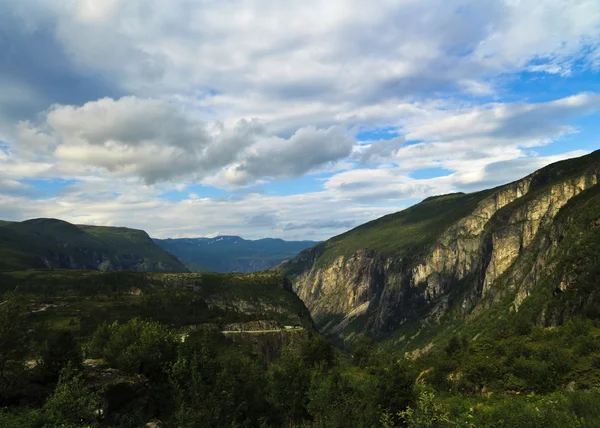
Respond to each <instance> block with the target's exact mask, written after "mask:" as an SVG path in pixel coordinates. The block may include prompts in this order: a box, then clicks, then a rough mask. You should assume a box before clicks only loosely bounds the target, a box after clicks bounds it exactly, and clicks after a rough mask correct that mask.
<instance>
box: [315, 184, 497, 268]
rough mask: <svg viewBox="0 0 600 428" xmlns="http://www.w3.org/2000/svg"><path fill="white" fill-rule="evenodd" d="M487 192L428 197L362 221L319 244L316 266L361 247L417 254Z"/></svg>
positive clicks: (380, 251) (473, 206) (385, 251)
mask: <svg viewBox="0 0 600 428" xmlns="http://www.w3.org/2000/svg"><path fill="white" fill-rule="evenodd" d="M491 193H492V191H490V190H487V191H483V192H478V193H473V194H464V193H454V194H450V195H444V196H437V197H432V198H428V199H426V200H424V201H423V202H421V203H420V204H417V205H415V206H413V207H411V208H408V209H406V210H404V211H400V212H397V213H394V214H390V215H387V216H385V217H381V218H379V219H377V220H373V221H371V222H369V223H365V224H363V225H361V226H358V227H357V228H355V229H352V230H351V231H349V232H346V233H344V234H341V235H338V236H336V237H334V238H332V239H330V240H328V241H326V242H324V243H322V244H320V245H319V250H321V251H323V253H322V255H321V256H320V258H319V260H318V262H317V266H323V265H327V264H329V263H331V262H332V261H333V260H334V259H335V258H337V257H339V256H349V255H352V254H353V253H355V252H356V251H358V250H363V249H365V250H375V251H377V252H379V253H381V254H392V253H396V252H400V251H403V252H405V253H408V252H411V253H413V254H415V253H418V252H420V251H421V249H423V248H424V247H426V246H427V245H428V244H430V243H432V242H434V241H435V240H436V239H437V238H439V236H440V235H441V234H442V233H443V232H444V231H445V230H446V229H447V228H448V227H450V226H451V225H452V224H454V223H455V222H457V221H458V220H460V219H461V218H463V217H464V216H465V215H467V214H469V213H470V212H471V211H473V209H474V208H475V207H476V206H477V204H478V203H479V202H480V201H481V200H482V199H484V198H485V197H487V196H489V195H490V194H491Z"/></svg>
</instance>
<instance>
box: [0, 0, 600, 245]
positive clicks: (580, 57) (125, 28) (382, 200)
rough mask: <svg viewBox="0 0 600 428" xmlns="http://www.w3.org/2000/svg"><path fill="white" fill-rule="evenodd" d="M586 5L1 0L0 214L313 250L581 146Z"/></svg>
mask: <svg viewBox="0 0 600 428" xmlns="http://www.w3.org/2000/svg"><path fill="white" fill-rule="evenodd" d="M599 138H600V2H599V1H598V0H544V1H540V0H369V1H365V0H362V1H359V0H327V1H315V0H302V1H295V0H290V1H285V2H283V1H280V0H252V1H245V0H102V1H100V0H0V219H4V220H15V221H20V220H24V219H28V218H35V217H53V218H60V219H63V220H66V221H69V222H73V223H77V224H81V223H84V224H97V225H110V226H127V227H133V228H140V229H144V230H146V231H147V232H148V233H149V234H150V235H151V236H154V237H158V238H166V237H199V236H215V235H240V236H242V237H244V238H250V239H256V238H263V237H279V238H284V239H314V240H321V239H327V238H329V237H331V236H333V235H336V234H339V233H342V232H344V231H346V230H348V229H350V228H352V227H354V226H357V225H359V224H361V223H364V222H366V221H369V220H372V219H375V218H377V217H380V216H382V215H385V214H389V213H392V212H396V211H399V210H401V209H404V208H406V207H409V206H411V205H413V204H415V203H417V202H419V201H420V200H422V199H423V198H426V197H428V196H432V195H438V194H445V193H451V192H472V191H476V190H480V189H484V188H489V187H492V186H496V185H499V184H503V183H506V182H510V181H513V180H516V179H518V178H521V177H523V176H525V175H527V174H529V173H531V172H533V171H535V170H536V169H539V168H541V167H543V166H545V165H547V164H549V163H552V162H555V161H558V160H562V159H566V158H570V157H575V156H581V155H584V154H586V153H589V152H591V151H593V150H596V149H599V148H600V139H599Z"/></svg>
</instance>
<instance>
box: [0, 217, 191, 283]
mask: <svg viewBox="0 0 600 428" xmlns="http://www.w3.org/2000/svg"><path fill="white" fill-rule="evenodd" d="M42 267H50V268H75V269H102V270H149V271H165V272H186V271H187V269H186V268H185V267H184V266H183V265H182V264H181V262H179V261H178V260H177V258H176V257H174V256H173V255H171V254H169V253H168V252H166V251H164V250H163V249H161V248H160V247H158V246H157V245H156V244H154V242H152V240H151V239H150V237H149V236H148V235H147V234H146V232H144V231H141V230H134V229H126V228H112V227H97V226H78V225H74V224H71V223H68V222H65V221H61V220H56V219H33V220H26V221H23V222H2V223H0V270H18V269H28V268H42Z"/></svg>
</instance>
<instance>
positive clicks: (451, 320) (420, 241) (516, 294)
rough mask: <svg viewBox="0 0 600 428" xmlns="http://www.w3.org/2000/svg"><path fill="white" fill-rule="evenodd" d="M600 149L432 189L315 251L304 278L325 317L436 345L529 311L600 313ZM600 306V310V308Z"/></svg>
mask: <svg viewBox="0 0 600 428" xmlns="http://www.w3.org/2000/svg"><path fill="white" fill-rule="evenodd" d="M599 173H600V151H597V152H594V153H592V154H590V155H588V156H584V157H581V158H577V159H570V160H566V161H563V162H559V163H556V164H553V165H550V166H548V167H546V168H543V169H541V170H539V171H537V172H535V173H533V174H531V175H529V176H528V177H525V178H523V179H522V180H519V181H516V182H513V183H510V184H507V185H505V186H501V187H498V188H495V189H490V190H486V191H482V192H477V193H472V194H462V193H457V194H450V195H444V196H439V197H433V198H429V199H426V200H424V201H423V202H421V203H420V204H418V205H415V206H413V207H412V208H409V209H407V210H404V211H401V212H398V213H395V214H391V215H388V216H385V217H382V218H380V219H377V220H375V221H372V222H369V223H366V224H364V225H362V226H359V227H357V228H355V229H353V230H351V231H349V232H347V233H344V234H342V235H339V236H336V237H334V238H332V239H330V240H328V241H326V242H323V243H321V244H319V245H317V246H315V247H313V248H310V249H308V250H305V251H303V252H302V253H300V254H299V255H298V256H297V257H296V258H294V259H293V260H290V261H287V262H284V263H282V264H281V265H280V266H278V267H277V269H278V270H279V271H281V272H283V273H285V274H287V275H288V276H289V277H290V278H292V282H293V288H294V291H295V292H296V293H297V294H298V296H299V297H300V298H301V299H302V300H303V301H304V303H305V304H306V306H307V307H308V309H309V310H310V312H311V315H312V317H313V319H314V321H315V324H316V325H317V327H318V328H319V329H320V330H321V331H322V332H323V333H325V334H328V335H330V336H332V337H334V338H337V339H339V340H341V341H343V342H345V343H347V344H349V343H352V342H355V341H356V340H357V339H358V338H359V337H361V336H364V335H368V336H370V337H373V338H376V339H378V340H381V341H384V342H386V343H388V344H390V345H392V346H393V347H395V348H396V349H401V350H405V351H412V350H415V349H419V348H426V349H431V348H432V347H434V345H435V344H436V341H441V340H442V338H447V337H448V334H450V333H452V332H454V333H455V332H458V331H465V332H468V333H469V334H470V336H469V337H471V338H472V337H475V338H476V337H478V335H479V334H481V333H482V332H483V331H484V330H486V329H488V330H489V329H494V328H496V329H501V324H502V323H505V322H513V321H514V320H515V319H517V318H518V319H520V320H521V321H523V322H524V323H527V324H532V325H537V326H541V327H551V326H556V325H561V324H562V323H563V322H564V321H566V320H569V319H571V318H572V317H574V316H576V315H584V316H592V315H593V316H597V315H599V314H600V293H598V291H599V289H600V288H599V287H598V286H599V285H600V284H598V282H597V278H600V227H599V226H600V188H599V186H597V183H598V175H599ZM594 314H595V315H594Z"/></svg>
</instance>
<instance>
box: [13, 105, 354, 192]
mask: <svg viewBox="0 0 600 428" xmlns="http://www.w3.org/2000/svg"><path fill="white" fill-rule="evenodd" d="M17 138H18V142H17V144H16V145H15V148H14V149H15V152H16V153H17V154H19V155H22V156H23V157H25V158H37V159H46V158H47V157H48V156H50V157H52V158H53V159H54V160H55V162H56V163H57V167H58V169H59V170H60V169H61V168H63V169H65V168H66V169H69V168H70V167H71V168H72V167H73V165H75V166H87V167H99V168H103V169H105V170H106V171H108V172H111V173H115V174H117V175H120V176H138V177H140V178H142V179H143V180H144V181H145V182H147V183H156V182H159V181H166V180H173V179H177V178H186V177H190V176H191V177H193V178H195V179H197V180H201V179H204V178H207V177H209V176H210V175H211V174H213V173H215V174H216V173H217V172H219V170H220V169H222V168H226V169H225V170H224V171H223V173H222V174H220V175H219V176H218V177H217V178H214V179H213V182H214V183H217V184H232V185H245V184H251V183H253V182H255V181H257V180H260V179H261V178H266V177H268V178H275V179H280V178H289V177H296V176H300V175H302V174H304V173H306V172H308V171H310V170H312V169H314V168H317V167H320V166H323V165H326V164H328V163H331V162H335V161H337V160H339V159H341V158H344V157H346V156H347V155H348V154H349V153H350V151H351V150H352V147H353V144H354V140H353V138H352V137H351V136H350V135H348V134H347V133H345V132H344V131H343V130H341V128H339V127H330V128H328V129H317V128H315V127H312V126H309V127H305V128H301V129H298V130H297V131H296V132H295V133H294V135H292V136H291V137H290V138H288V139H285V138H281V137H277V136H273V135H268V134H267V133H266V130H265V128H264V127H263V126H262V125H261V124H259V123H258V122H257V121H247V120H240V121H239V122H238V123H237V124H235V125H234V126H232V127H226V126H225V125H223V124H222V123H220V122H212V123H207V122H205V121H202V120H199V119H197V118H194V117H193V116H192V115H190V114H187V113H186V112H184V111H182V110H181V109H180V108H179V107H178V106H177V105H174V104H171V103H169V102H166V101H161V100H154V99H141V98H137V97H133V96H128V97H123V98H120V99H118V100H113V99H110V98H104V99H100V100H98V101H91V102H88V103H86V104H84V105H83V106H70V105H67V106H63V105H55V106H53V107H51V108H50V109H49V110H48V111H47V112H46V113H45V115H44V117H43V120H42V121H41V123H39V124H32V123H30V122H28V121H24V122H21V123H19V125H18V127H17ZM222 179H223V180H225V183H221V181H220V180H222Z"/></svg>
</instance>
